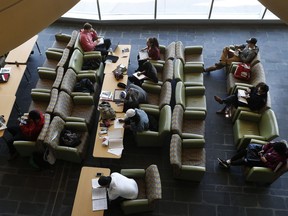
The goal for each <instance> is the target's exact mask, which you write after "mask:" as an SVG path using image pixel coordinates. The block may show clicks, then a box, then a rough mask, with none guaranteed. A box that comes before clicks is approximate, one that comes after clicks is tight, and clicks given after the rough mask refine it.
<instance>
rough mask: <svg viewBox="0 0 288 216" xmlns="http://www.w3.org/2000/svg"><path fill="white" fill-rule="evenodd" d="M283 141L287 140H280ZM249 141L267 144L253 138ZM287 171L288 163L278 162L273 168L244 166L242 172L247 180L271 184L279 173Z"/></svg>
mask: <svg viewBox="0 0 288 216" xmlns="http://www.w3.org/2000/svg"><path fill="white" fill-rule="evenodd" d="M282 141H283V142H285V143H286V145H287V142H286V141H285V140H282ZM251 143H257V144H262V145H265V144H267V142H266V141H261V140H255V139H252V140H251ZM287 171H288V165H287V163H286V164H279V166H277V167H276V169H275V170H271V169H269V168H266V167H255V166H254V167H244V174H245V178H246V181H247V182H256V183H262V184H263V183H264V184H271V183H273V182H274V181H275V180H277V179H278V178H279V177H280V176H281V175H283V174H284V173H286V172H287Z"/></svg>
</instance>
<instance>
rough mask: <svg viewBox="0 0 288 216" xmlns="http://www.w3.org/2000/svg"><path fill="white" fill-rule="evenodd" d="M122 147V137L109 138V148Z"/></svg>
mask: <svg viewBox="0 0 288 216" xmlns="http://www.w3.org/2000/svg"><path fill="white" fill-rule="evenodd" d="M117 148H123V139H109V149H117Z"/></svg>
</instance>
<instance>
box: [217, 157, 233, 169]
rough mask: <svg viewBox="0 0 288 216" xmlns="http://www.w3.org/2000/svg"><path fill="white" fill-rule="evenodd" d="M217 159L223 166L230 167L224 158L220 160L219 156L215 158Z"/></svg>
mask: <svg viewBox="0 0 288 216" xmlns="http://www.w3.org/2000/svg"><path fill="white" fill-rule="evenodd" d="M217 160H218V161H219V165H220V166H222V167H225V168H229V167H230V165H229V164H228V163H227V162H226V161H225V160H222V159H221V158H217Z"/></svg>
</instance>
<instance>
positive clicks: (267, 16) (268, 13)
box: [263, 9, 279, 20]
mask: <svg viewBox="0 0 288 216" xmlns="http://www.w3.org/2000/svg"><path fill="white" fill-rule="evenodd" d="M263 19H265V20H268V19H269V20H279V18H278V17H277V16H276V15H275V14H273V13H272V12H271V11H269V10H268V9H267V11H266V13H265V16H264V18H263Z"/></svg>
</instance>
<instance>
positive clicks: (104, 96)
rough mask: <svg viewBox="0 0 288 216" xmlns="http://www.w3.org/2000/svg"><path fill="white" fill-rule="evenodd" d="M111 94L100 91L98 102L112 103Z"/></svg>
mask: <svg viewBox="0 0 288 216" xmlns="http://www.w3.org/2000/svg"><path fill="white" fill-rule="evenodd" d="M112 99H113V93H112V92H111V91H102V92H101V94H100V100H108V101H112Z"/></svg>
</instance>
